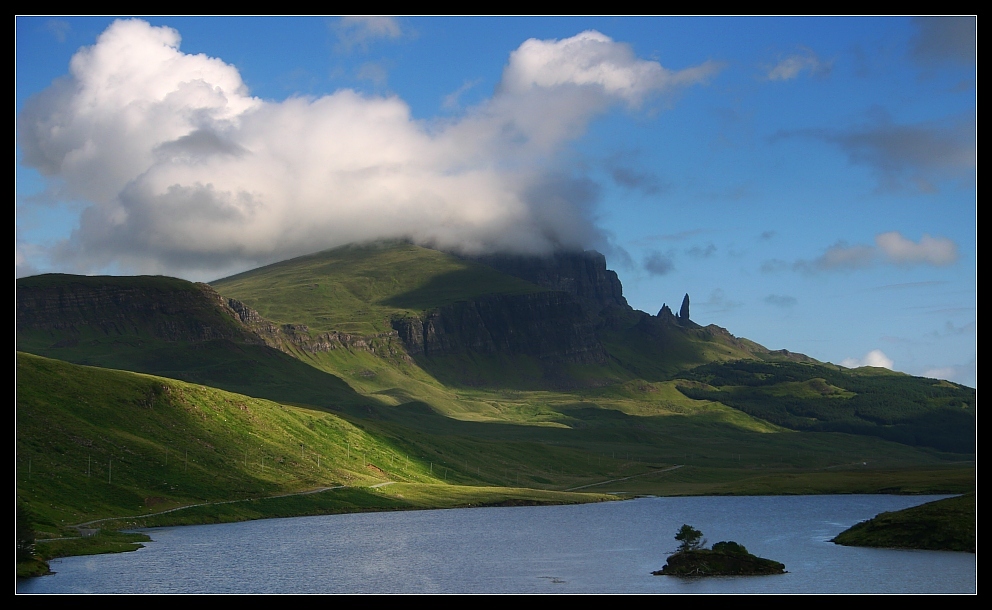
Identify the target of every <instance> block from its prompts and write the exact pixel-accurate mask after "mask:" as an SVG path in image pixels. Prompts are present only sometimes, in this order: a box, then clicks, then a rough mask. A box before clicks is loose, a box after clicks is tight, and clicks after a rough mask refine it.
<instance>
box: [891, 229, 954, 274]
mask: <svg viewBox="0 0 992 610" xmlns="http://www.w3.org/2000/svg"><path fill="white" fill-rule="evenodd" d="M875 244H876V245H877V246H878V248H879V250H881V251H882V252H883V253H884V254H885V256H886V258H888V260H889V261H890V262H893V263H896V264H906V265H913V264H927V265H936V266H938V267H943V266H946V265H950V264H951V263H953V262H954V261H956V260H957V259H958V248H957V245H956V244H955V243H954V242H953V241H951V240H949V239H947V238H946V237H930V236H929V235H924V236H923V237H922V238H921V239H920V242H919V243H916V242H914V241H913V240H911V239H906V238H905V237H903V236H902V235H900V234H899V232H897V231H890V232H888V233H882V234H880V235H876V236H875Z"/></svg>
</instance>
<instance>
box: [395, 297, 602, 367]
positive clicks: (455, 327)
mask: <svg viewBox="0 0 992 610" xmlns="http://www.w3.org/2000/svg"><path fill="white" fill-rule="evenodd" d="M393 328H394V329H395V330H396V331H397V332H398V333H399V337H400V339H402V340H403V343H404V344H405V345H406V348H407V351H408V352H409V353H410V354H411V355H415V356H416V355H424V356H428V357H434V356H447V355H453V354H460V353H466V352H473V353H479V354H503V355H509V356H514V355H526V356H534V357H537V358H540V359H542V360H545V361H548V362H555V363H604V362H606V360H607V354H606V351H605V350H604V349H603V346H602V345H601V344H600V343H599V340H598V339H597V338H596V333H595V330H594V329H593V326H592V324H591V323H590V322H589V321H588V319H587V318H586V315H585V313H584V312H583V309H582V307H581V305H580V304H579V303H578V301H577V300H576V299H575V298H574V297H573V296H572V295H571V294H569V293H566V292H537V293H531V294H521V295H489V296H485V297H480V298H478V299H474V300H472V301H462V302H457V303H452V304H450V305H446V306H444V307H440V308H438V309H435V310H432V311H429V312H426V313H425V314H423V316H420V317H406V318H397V319H395V320H393Z"/></svg>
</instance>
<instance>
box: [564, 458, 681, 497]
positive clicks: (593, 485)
mask: <svg viewBox="0 0 992 610" xmlns="http://www.w3.org/2000/svg"><path fill="white" fill-rule="evenodd" d="M684 465H685V464H677V465H675V466H671V467H669V468H664V469H662V470H652V471H651V472H642V473H641V474H634V475H631V476H629V477H622V478H619V479H610V480H609V481H601V482H599V483H590V484H588V485H579V486H578V487H570V488H568V489H566V490H565V491H575V490H577V489H585V488H587V487H596V486H597V485H606V484H607V483H616V482H617V481H626V480H628V479H636V478H637V477H646V476H648V475H649V474H658V473H661V472H671V471H672V470H677V469H679V468H682V466H684Z"/></svg>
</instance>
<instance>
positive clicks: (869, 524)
mask: <svg viewBox="0 0 992 610" xmlns="http://www.w3.org/2000/svg"><path fill="white" fill-rule="evenodd" d="M975 521H976V518H975V494H974V493H970V494H965V495H963V496H957V497H954V498H947V499H944V500H937V501H935V502H928V503H926V504H922V505H920V506H914V507H912V508H907V509H904V510H900V511H895V512H886V513H881V514H879V515H877V516H875V517H874V518H873V519H869V520H867V521H862V522H861V523H858V524H857V525H854V526H853V527H850V528H848V529H846V530H844V531H843V532H841V533H840V534H838V535H837V537H836V538H834V539H833V540H832V542H834V543H836V544H843V545H845V546H868V547H881V548H894V549H923V550H928V551H961V552H966V553H974V552H975V530H976V523H975Z"/></svg>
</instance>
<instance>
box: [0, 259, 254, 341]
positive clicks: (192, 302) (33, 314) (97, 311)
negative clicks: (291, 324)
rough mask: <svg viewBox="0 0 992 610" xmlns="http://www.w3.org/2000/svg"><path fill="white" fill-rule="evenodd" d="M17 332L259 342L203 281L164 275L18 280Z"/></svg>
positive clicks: (63, 276)
mask: <svg viewBox="0 0 992 610" xmlns="http://www.w3.org/2000/svg"><path fill="white" fill-rule="evenodd" d="M16 313H17V332H18V333H19V334H20V333H23V332H31V331H42V332H45V331H47V332H49V333H51V334H52V336H53V337H61V338H62V339H63V340H68V341H71V340H72V337H74V336H76V335H79V334H81V333H86V334H93V333H95V334H98V335H100V334H102V335H110V336H113V335H136V336H145V337H150V338H151V337H154V338H158V339H164V340H166V341H191V342H199V341H211V340H215V339H230V340H235V341H238V342H245V343H252V344H260V343H262V342H263V341H262V339H261V338H260V337H258V336H256V335H255V334H254V333H252V332H251V331H249V330H248V329H246V328H245V327H244V326H243V325H242V324H241V322H240V320H239V319H238V316H237V314H236V313H235V312H234V311H233V310H232V309H231V308H230V307H228V306H227V303H226V302H225V300H224V299H223V297H221V296H220V295H219V294H217V292H215V291H214V290H213V289H212V288H210V287H209V286H207V285H206V284H193V283H191V282H186V281H183V280H176V279H173V278H165V277H151V276H142V277H131V278H122V277H85V276H72V275H54V274H53V275H43V276H37V277H33V278H25V279H23V280H19V281H18V282H17V304H16Z"/></svg>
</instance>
